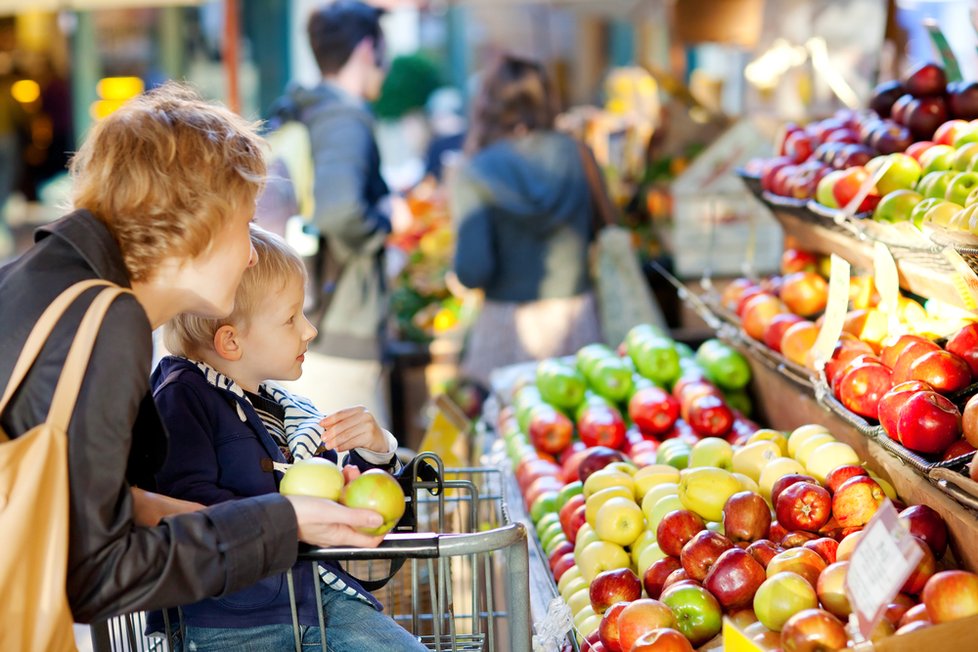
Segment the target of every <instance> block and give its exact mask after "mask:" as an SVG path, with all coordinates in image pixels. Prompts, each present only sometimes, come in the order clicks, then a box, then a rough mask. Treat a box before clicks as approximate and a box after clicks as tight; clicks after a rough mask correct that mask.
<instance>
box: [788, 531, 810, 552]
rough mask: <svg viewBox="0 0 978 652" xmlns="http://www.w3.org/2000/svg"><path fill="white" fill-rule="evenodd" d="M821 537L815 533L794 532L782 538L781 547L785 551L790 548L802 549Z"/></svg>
mask: <svg viewBox="0 0 978 652" xmlns="http://www.w3.org/2000/svg"><path fill="white" fill-rule="evenodd" d="M818 538H819V535H818V534H816V533H814V532H806V531H805V530H792V531H791V532H788V533H787V534H786V535H784V536H783V537H781V547H782V548H784V549H785V550H788V549H789V548H800V547H802V546H803V545H805V544H806V543H808V542H809V541H814V540H815V539H818Z"/></svg>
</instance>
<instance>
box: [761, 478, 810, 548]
mask: <svg viewBox="0 0 978 652" xmlns="http://www.w3.org/2000/svg"><path fill="white" fill-rule="evenodd" d="M799 482H807V483H809V484H814V485H817V484H818V480H816V479H815V478H813V477H812V476H810V475H805V474H803V473H789V474H787V475H783V476H781V477H780V478H778V479H777V480H775V481H774V485H772V486H771V504H772V505H776V504H777V502H778V496H780V495H781V492H782V491H784V490H785V489H787V488H788V487H790V486H791V485H793V484H797V483H799ZM786 532H787V530H785V533H786ZM782 536H784V533H782Z"/></svg>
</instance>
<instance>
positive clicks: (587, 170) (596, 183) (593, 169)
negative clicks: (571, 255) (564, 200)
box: [577, 141, 618, 233]
mask: <svg viewBox="0 0 978 652" xmlns="http://www.w3.org/2000/svg"><path fill="white" fill-rule="evenodd" d="M577 147H578V150H579V151H580V154H581V164H582V165H583V166H584V176H585V177H587V187H588V190H590V194H591V206H592V208H593V209H594V223H593V224H592V227H593V228H594V232H595V233H598V232H599V231H600V230H601V229H603V228H604V227H606V226H614V225H615V224H617V223H618V219H617V217H616V216H615V213H616V210H615V207H614V204H613V203H612V202H611V197H609V196H608V189H607V187H606V186H605V184H604V177H603V176H602V174H601V170H600V169H599V168H598V162H597V161H596V160H594V154H592V153H591V150H590V149H589V148H588V146H587V145H585V144H584V143H582V142H580V141H578V143H577Z"/></svg>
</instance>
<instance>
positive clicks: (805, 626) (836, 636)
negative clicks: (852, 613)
mask: <svg viewBox="0 0 978 652" xmlns="http://www.w3.org/2000/svg"><path fill="white" fill-rule="evenodd" d="M848 645H849V637H848V636H847V635H846V628H845V626H844V625H843V624H842V623H841V622H840V621H839V619H838V618H836V617H835V616H833V615H832V614H830V613H829V612H827V611H825V610H823V609H806V610H804V611H799V612H798V613H796V614H795V615H794V616H792V617H791V618H789V619H788V620H787V622H785V624H784V627H783V628H782V630H781V649H782V650H784V652H816V651H820V650H844V649H846V647H848Z"/></svg>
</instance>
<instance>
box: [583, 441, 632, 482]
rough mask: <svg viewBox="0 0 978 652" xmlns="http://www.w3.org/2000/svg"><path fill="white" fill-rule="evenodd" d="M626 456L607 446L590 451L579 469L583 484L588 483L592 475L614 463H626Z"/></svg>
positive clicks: (595, 447)
mask: <svg viewBox="0 0 978 652" xmlns="http://www.w3.org/2000/svg"><path fill="white" fill-rule="evenodd" d="M624 461H625V455H624V454H623V453H622V452H621V451H618V450H615V449H614V448H608V447H606V446H594V447H592V448H590V449H588V453H587V455H585V456H584V459H582V460H581V463H580V466H579V467H578V476H579V477H580V480H581V482H584V481H586V480H587V479H588V478H589V477H591V474H592V473H594V472H595V471H599V470H601V469H603V468H604V467H606V466H608V465H609V464H611V463H612V462H624Z"/></svg>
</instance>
